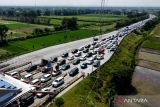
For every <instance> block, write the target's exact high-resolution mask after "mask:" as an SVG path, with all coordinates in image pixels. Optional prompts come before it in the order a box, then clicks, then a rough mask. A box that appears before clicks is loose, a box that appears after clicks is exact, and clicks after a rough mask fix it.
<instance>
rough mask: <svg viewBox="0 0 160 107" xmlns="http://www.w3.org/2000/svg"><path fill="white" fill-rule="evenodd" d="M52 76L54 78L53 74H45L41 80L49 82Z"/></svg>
mask: <svg viewBox="0 0 160 107" xmlns="http://www.w3.org/2000/svg"><path fill="white" fill-rule="evenodd" d="M51 78H52V75H51V74H45V75H43V76H42V78H41V82H43V83H44V82H47V81H49V80H51Z"/></svg>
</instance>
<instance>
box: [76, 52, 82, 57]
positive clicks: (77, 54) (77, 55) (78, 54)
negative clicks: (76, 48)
mask: <svg viewBox="0 0 160 107" xmlns="http://www.w3.org/2000/svg"><path fill="white" fill-rule="evenodd" d="M74 55H75V57H79V56H81V55H82V53H81V52H77V53H75V54H74Z"/></svg>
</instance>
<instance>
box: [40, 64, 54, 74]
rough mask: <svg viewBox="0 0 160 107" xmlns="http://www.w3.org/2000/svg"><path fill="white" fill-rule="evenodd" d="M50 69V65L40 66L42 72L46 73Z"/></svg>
mask: <svg viewBox="0 0 160 107" xmlns="http://www.w3.org/2000/svg"><path fill="white" fill-rule="evenodd" d="M51 69H52V67H47V66H45V67H43V68H42V73H47V72H49V71H50V70H51Z"/></svg>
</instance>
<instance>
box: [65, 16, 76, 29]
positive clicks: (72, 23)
mask: <svg viewBox="0 0 160 107" xmlns="http://www.w3.org/2000/svg"><path fill="white" fill-rule="evenodd" d="M62 26H63V28H64V29H71V30H74V29H77V18H75V17H72V18H63V20H62Z"/></svg>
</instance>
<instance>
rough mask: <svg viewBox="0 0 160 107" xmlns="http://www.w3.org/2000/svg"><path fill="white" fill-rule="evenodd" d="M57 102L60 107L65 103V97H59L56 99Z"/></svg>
mask: <svg viewBox="0 0 160 107" xmlns="http://www.w3.org/2000/svg"><path fill="white" fill-rule="evenodd" d="M55 104H56V105H57V106H58V107H60V106H61V105H63V104H64V99H63V98H62V97H57V98H56V100H55Z"/></svg>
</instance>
